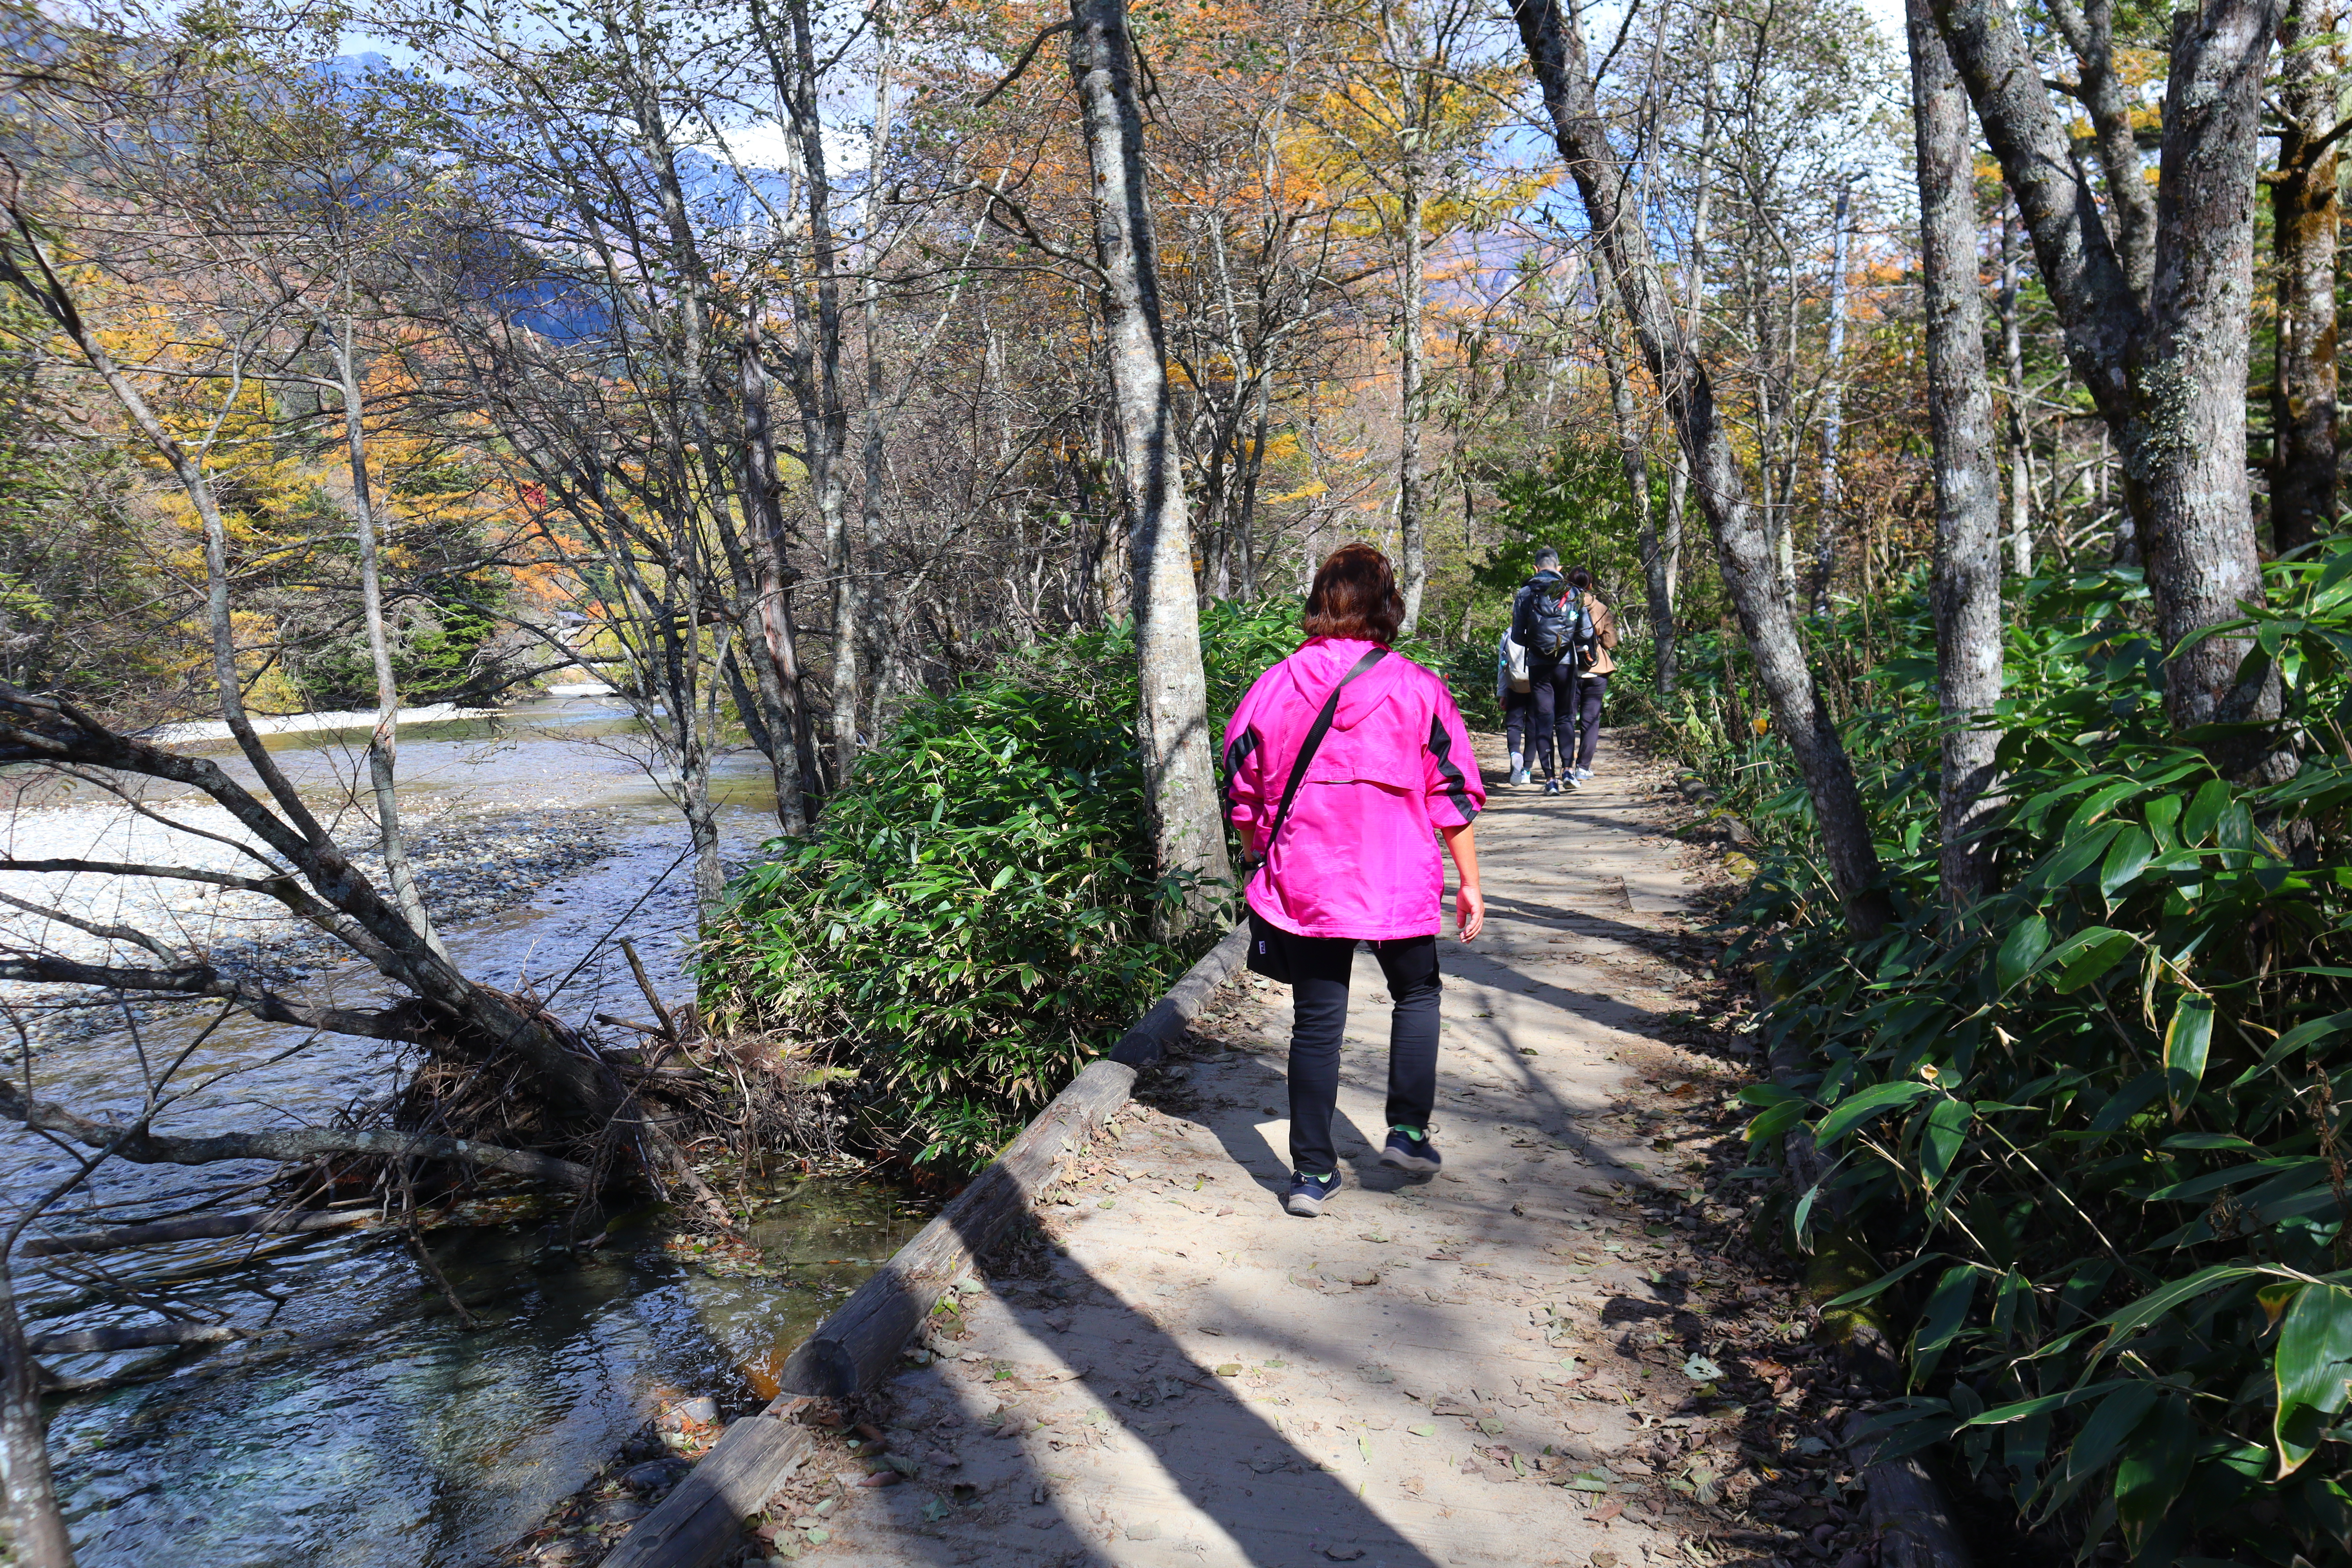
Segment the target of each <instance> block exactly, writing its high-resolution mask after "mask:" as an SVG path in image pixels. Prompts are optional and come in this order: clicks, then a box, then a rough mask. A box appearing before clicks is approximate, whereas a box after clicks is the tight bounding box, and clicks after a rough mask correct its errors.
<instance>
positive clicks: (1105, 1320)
mask: <svg viewBox="0 0 2352 1568" xmlns="http://www.w3.org/2000/svg"><path fill="white" fill-rule="evenodd" d="M1495 740H1496V738H1493V737H1487V738H1485V740H1484V741H1482V744H1481V752H1482V761H1484V762H1485V763H1486V764H1487V777H1488V779H1489V781H1490V786H1491V784H1492V783H1493V781H1496V780H1498V779H1499V778H1500V776H1501V774H1500V768H1499V763H1500V757H1499V754H1498V753H1499V747H1498V746H1497V745H1496V744H1495ZM1602 760H1603V763H1604V766H1605V771H1604V772H1603V773H1602V775H1601V777H1600V778H1598V779H1596V780H1594V781H1593V782H1592V784H1591V785H1590V786H1589V787H1588V788H1587V789H1586V790H1585V791H1583V792H1582V793H1581V794H1578V795H1568V796H1564V797H1559V798H1547V797H1544V796H1542V795H1538V794H1537V793H1536V792H1535V791H1534V790H1532V789H1529V790H1521V791H1517V792H1512V791H1507V790H1502V789H1495V790H1494V792H1493V799H1492V802H1491V804H1490V806H1489V809H1488V811H1487V812H1486V815H1485V816H1483V817H1482V818H1481V819H1480V821H1479V825H1478V829H1479V832H1478V837H1479V850H1480V858H1481V861H1482V863H1483V865H1484V868H1485V877H1486V897H1487V928H1486V935H1485V936H1484V937H1483V938H1482V939H1481V940H1480V941H1479V942H1477V943H1476V944H1475V946H1474V947H1471V948H1468V949H1463V948H1459V947H1452V946H1449V951H1448V953H1447V957H1446V960H1445V965H1446V986H1445V999H1444V1031H1445V1032H1444V1042H1445V1053H1444V1058H1443V1059H1442V1061H1441V1064H1440V1082H1441V1099H1440V1106H1439V1110H1438V1117H1437V1131H1436V1137H1437V1139H1438V1142H1439V1144H1440V1146H1441V1148H1442V1149H1443V1150H1444V1152H1445V1155H1446V1160H1447V1163H1446V1168H1445V1171H1444V1174H1443V1176H1442V1177H1441V1178H1440V1179H1438V1180H1436V1181H1433V1182H1413V1181H1408V1180H1406V1179H1404V1178H1402V1177H1401V1176H1400V1175H1399V1174H1398V1173H1394V1172H1391V1171H1389V1170H1387V1169H1386V1168H1384V1167H1382V1166H1381V1165H1380V1164H1379V1163H1377V1159H1376V1157H1375V1156H1376V1155H1377V1153H1378V1150H1379V1144H1380V1142H1381V1139H1382V1137H1383V1136H1384V1132H1385V1129H1384V1125H1383V1122H1382V1120H1381V1099H1382V1088H1383V1083H1384V1074H1385V1069H1386V1050H1385V1047H1386V1040H1387V1007H1386V1005H1385V1003H1386V1000H1387V998H1386V995H1385V994H1384V992H1383V989H1382V984H1381V975H1380V971H1379V969H1378V967H1377V965H1376V964H1374V963H1373V962H1372V960H1371V958H1370V955H1369V954H1364V955H1361V956H1360V958H1359V960H1358V966H1357V972H1356V1005H1355V1008H1354V1011H1353V1013H1352V1016H1351V1018H1350V1022H1349V1035H1348V1037H1349V1051H1348V1054H1347V1058H1346V1070H1345V1078H1344V1081H1343V1085H1342V1089H1341V1094H1340V1102H1339V1110H1340V1116H1339V1132H1340V1136H1339V1147H1340V1150H1341V1152H1342V1156H1343V1161H1344V1163H1345V1165H1346V1168H1347V1175H1348V1180H1349V1187H1348V1188H1347V1190H1346V1191H1345V1192H1344V1193H1342V1194H1340V1195H1339V1197H1338V1198H1337V1199H1335V1200H1334V1201H1333V1202H1332V1204H1331V1205H1329V1207H1328V1209H1327V1210H1326V1211H1325V1213H1324V1215H1322V1217H1320V1218H1318V1219H1315V1220H1311V1221H1310V1220H1301V1219H1297V1218H1293V1217H1290V1216H1289V1215H1285V1214H1284V1213H1283V1212H1282V1210H1281V1206H1280V1198H1281V1194H1282V1190H1283V1186H1284V1184H1285V1181H1286V1173H1287V1166H1286V1158H1285V1150H1286V1136H1287V1124H1286V1120H1285V1118H1284V1114H1283V1106H1284V1102H1285V1097H1284V1089H1283V1078H1282V1069H1283V1061H1284V1055H1285V1050H1286V1040H1287V1035H1288V1028H1289V1007H1288V1000H1287V994H1286V992H1283V991H1280V990H1277V989H1276V988H1274V987H1272V986H1269V985H1267V984H1265V983H1264V982H1262V981H1259V980H1257V979H1256V977H1255V976H1244V977H1243V979H1241V980H1240V981H1238V982H1236V983H1235V984H1234V985H1232V986H1229V987H1228V988H1227V991H1226V992H1225V994H1224V995H1223V997H1222V998H1221V1000H1220V1003H1219V1005H1217V1007H1216V1008H1215V1009H1213V1012H1212V1014H1211V1015H1210V1016H1208V1017H1206V1018H1204V1019H1203V1020H1202V1022H1201V1023H1200V1024H1198V1025H1196V1026H1195V1029H1194V1032H1193V1037H1192V1040H1191V1042H1189V1044H1188V1046H1187V1047H1186V1056H1187V1058H1189V1059H1184V1060H1180V1061H1178V1062H1177V1063H1175V1064H1174V1065H1173V1066H1171V1068H1170V1069H1169V1070H1167V1071H1166V1072H1164V1073H1161V1074H1158V1075H1154V1076H1153V1077H1152V1078H1151V1079H1149V1080H1148V1081H1147V1084H1146V1085H1145V1087H1144V1088H1143V1089H1142V1090H1141V1092H1140V1094H1139V1100H1138V1101H1137V1102H1136V1103H1135V1104H1134V1105H1133V1106H1131V1107H1130V1110H1129V1114H1127V1115H1126V1116H1125V1117H1123V1118H1122V1119H1121V1121H1120V1122H1119V1123H1118V1127H1117V1129H1116V1130H1115V1131H1112V1132H1111V1133H1109V1134H1108V1135H1107V1136H1106V1137H1105V1138H1103V1139H1102V1140H1101V1141H1099V1142H1097V1144H1096V1146H1095V1148H1094V1150H1093V1152H1092V1153H1091V1154H1090V1155H1089V1156H1088V1157H1087V1158H1086V1159H1084V1160H1082V1161H1081V1162H1080V1163H1079V1164H1078V1167H1077V1169H1076V1171H1075V1172H1074V1173H1073V1180H1072V1183H1071V1184H1067V1185H1065V1186H1063V1187H1060V1188H1057V1189H1055V1190H1054V1191H1052V1192H1050V1193H1048V1194H1044V1195H1043V1196H1042V1198H1041V1200H1040V1204H1039V1208H1038V1217H1039V1222H1040V1226H1042V1228H1043V1230H1044V1232H1045V1237H1049V1238H1050V1240H1051V1243H1052V1245H1051V1246H1050V1247H1048V1246H1045V1245H1044V1238H1033V1245H1032V1246H1031V1247H1029V1248H1028V1249H1027V1256H1026V1258H1025V1263H1026V1267H1025V1268H1024V1258H1023V1257H1022V1256H1021V1254H1020V1252H1019V1251H1018V1250H1017V1249H1016V1250H1015V1251H1014V1252H1013V1254H1011V1255H1009V1256H1005V1257H1000V1258H998V1259H996V1260H995V1264H994V1268H993V1270H992V1279H991V1280H990V1281H989V1282H988V1284H987V1285H986V1286H985V1287H984V1288H983V1287H982V1286H981V1285H980V1284H979V1283H978V1282H972V1287H971V1290H970V1292H969V1293H967V1294H966V1295H965V1296H964V1297H963V1299H962V1310H961V1325H962V1326H961V1330H960V1331H950V1332H948V1333H944V1334H942V1335H940V1337H939V1338H938V1339H937V1340H936V1341H935V1342H934V1343H935V1346H936V1348H937V1350H938V1351H939V1352H940V1354H939V1356H938V1358H937V1359H936V1360H935V1361H933V1362H932V1363H931V1364H929V1365H928V1366H924V1367H921V1368H910V1369H909V1370H908V1372H906V1373H903V1374H901V1375H899V1376H898V1377H897V1378H896V1379H894V1380H893V1382H892V1384H890V1385H889V1386H888V1387H887V1389H886V1391H885V1392H884V1394H882V1395H881V1396H880V1398H879V1401H878V1403H877V1406H876V1407H875V1408H874V1409H873V1410H872V1411H871V1412H870V1413H871V1414H872V1415H874V1416H875V1417H876V1418H877V1420H878V1421H879V1423H880V1424H881V1426H884V1427H886V1428H887V1432H886V1434H885V1436H886V1438H887V1443H888V1445H889V1448H890V1450H891V1452H892V1453H893V1454H895V1455H897V1456H898V1464H899V1467H900V1468H901V1469H902V1470H903V1469H911V1470H912V1471H913V1472H914V1473H913V1475H912V1478H911V1484H905V1485H896V1486H891V1487H887V1488H881V1489H877V1488H872V1487H870V1486H869V1487H856V1488H853V1487H851V1486H849V1485H846V1484H845V1483H846V1482H849V1481H852V1480H854V1479H856V1475H855V1473H854V1472H853V1473H851V1474H848V1475H844V1474H842V1473H840V1471H841V1467H839V1466H838V1465H837V1464H835V1465H833V1466H831V1467H830V1468H828V1466H827V1465H824V1464H819V1465H813V1466H811V1467H809V1468H808V1471H806V1472H804V1473H803V1476H802V1477H801V1478H800V1479H798V1480H797V1481H796V1482H795V1483H794V1484H793V1487H792V1488H791V1489H788V1491H787V1492H786V1494H785V1495H784V1496H783V1497H782V1498H780V1499H779V1500H777V1502H776V1504H775V1505H774V1506H773V1507H772V1509H771V1510H770V1517H771V1518H772V1520H774V1521H776V1528H775V1529H774V1530H773V1531H772V1534H773V1535H774V1536H775V1538H776V1539H777V1541H778V1543H779V1549H780V1550H779V1554H780V1555H783V1554H786V1553H790V1554H793V1555H799V1556H803V1558H804V1560H816V1561H823V1560H826V1559H838V1560H847V1561H855V1562H856V1563H861V1564H866V1563H871V1564H889V1565H897V1564H919V1563H921V1564H929V1563H941V1564H945V1563H956V1564H965V1563H977V1564H1047V1563H1117V1564H1138V1565H1150V1568H1156V1565H1159V1564H1171V1565H1176V1564H1181V1565H1184V1568H1212V1565H1223V1564H1259V1565H1267V1564H1292V1563H1297V1564H1305V1563H1323V1562H1361V1563H1365V1564H1366V1565H1367V1568H1377V1565H1381V1564H1385V1565H1387V1568H1420V1565H1423V1564H1435V1563H1573V1564H1584V1563H1596V1564H1601V1565H1602V1568H1607V1564H1609V1563H1612V1562H1613V1563H1625V1564H1634V1563H1643V1562H1654V1561H1664V1560H1665V1559H1667V1558H1672V1559H1673V1560H1675V1561H1677V1562H1690V1561H1699V1562H1707V1563H1715V1562H1737V1561H1750V1562H1759V1563H1760V1562H1766V1561H1769V1559H1770V1558H1771V1556H1772V1555H1774V1551H1775V1549H1777V1550H1780V1551H1786V1550H1787V1546H1786V1544H1785V1540H1786V1538H1783V1539H1782V1540H1780V1541H1768V1540H1767V1539H1765V1538H1763V1537H1760V1536H1758V1535H1755V1534H1752V1533H1743V1532H1741V1531H1738V1530H1732V1531H1728V1532H1727V1531H1726V1518H1725V1516H1724V1515H1723V1514H1722V1513H1720V1512H1718V1511H1716V1510H1701V1509H1700V1508H1699V1507H1698V1506H1697V1505H1698V1502H1699V1500H1700V1499H1699V1498H1698V1497H1697V1495H1696V1494H1698V1493H1699V1491H1700V1489H1706V1495H1705V1498H1704V1500H1705V1501H1709V1502H1712V1501H1714V1500H1715V1489H1716V1488H1717V1487H1723V1486H1727V1485H1729V1484H1731V1483H1729V1482H1727V1481H1724V1480H1722V1479H1719V1478H1721V1477H1723V1476H1724V1474H1725V1473H1726V1472H1728V1471H1731V1470H1734V1469H1737V1468H1738V1466H1739V1463H1740V1456H1739V1454H1738V1441H1739V1437H1738V1432H1737V1430H1736V1429H1735V1427H1734V1426H1733V1423H1734V1422H1735V1421H1737V1420H1738V1413H1737V1412H1736V1411H1733V1412H1731V1413H1728V1414H1709V1413H1708V1412H1709V1411H1710V1410H1719V1409H1720V1408H1721V1406H1722V1405H1726V1404H1727V1403H1728V1399H1727V1398H1726V1399H1725V1400H1722V1401H1710V1400H1708V1399H1707V1398H1706V1394H1707V1393H1710V1392H1712V1391H1706V1390H1702V1389H1701V1386H1700V1382H1699V1380H1697V1379H1695V1378H1694V1377H1693V1376H1692V1375H1690V1372H1689V1371H1686V1368H1690V1366H1691V1363H1690V1362H1689V1356H1690V1353H1691V1352H1692V1351H1693V1349H1695V1348H1697V1349H1704V1348H1706V1347H1708V1346H1711V1345H1712V1346H1717V1347H1718V1353H1722V1354H1724V1355H1725V1357H1726V1359H1727V1360H1728V1359H1730V1354H1729V1352H1728V1351H1725V1350H1720V1349H1719V1346H1720V1343H1721V1342H1719V1341H1717V1340H1715V1339H1711V1338H1710V1337H1709V1336H1710V1334H1711V1333H1712V1332H1714V1331H1717V1329H1719V1328H1720V1327H1721V1323H1720V1319H1721V1316H1722V1314H1724V1313H1725V1312H1727V1311H1729V1312H1734V1313H1736V1312H1738V1310H1741V1303H1743V1302H1753V1303H1757V1304H1758V1310H1769V1309H1766V1308H1765V1307H1764V1306H1763V1305H1762V1300H1763V1298H1764V1297H1765V1296H1766V1294H1767V1291H1766V1290H1764V1289H1761V1288H1759V1287H1758V1286H1756V1285H1754V1284H1753V1283H1748V1280H1749V1279H1751V1278H1752V1277H1750V1276H1748V1275H1747V1274H1746V1273H1744V1272H1743V1271H1742V1269H1741V1268H1739V1267H1738V1265H1737V1264H1735V1263H1734V1262H1732V1261H1731V1260H1730V1259H1729V1258H1727V1257H1725V1256H1724V1255H1723V1253H1722V1252H1721V1251H1720V1250H1718V1249H1720V1248H1726V1247H1730V1246H1731V1243H1730V1240H1729V1237H1730V1230H1729V1229H1728V1228H1727V1227H1728V1226H1730V1224H1731V1222H1733V1221H1734V1220H1735V1219H1736V1217H1737V1215H1736V1211H1730V1212H1727V1211H1725V1210H1723V1209H1721V1208H1719V1207H1716V1206H1714V1205H1712V1204H1707V1205H1700V1206H1699V1207H1696V1208H1694V1209H1691V1210H1688V1211H1685V1210H1683V1209H1682V1207H1681V1205H1680V1204H1679V1202H1678V1197H1679V1194H1681V1193H1682V1191H1683V1190H1684V1189H1685V1183H1686V1181H1687V1179H1688V1178H1687V1177H1686V1175H1685V1174H1684V1171H1685V1164H1686V1163H1687V1161H1688V1158H1689V1154H1690V1153H1692V1152H1697V1150H1698V1149H1699V1148H1700V1147H1701V1143H1700V1142H1697V1141H1699V1140H1702V1139H1705V1140H1708V1141H1711V1140H1714V1139H1716V1138H1718V1137H1720V1135H1721V1132H1722V1128H1721V1127H1720V1126H1707V1125H1705V1124H1706V1123H1707V1122H1708V1121H1710V1120H1711V1113H1715V1112H1717V1111H1718V1110H1719V1102H1720V1100H1721V1099H1722V1098H1723V1095H1724V1094H1725V1092H1726V1082H1725V1080H1724V1079H1723V1078H1722V1076H1721V1075H1722V1074H1723V1073H1724V1071H1725V1064H1724V1063H1723V1062H1721V1061H1720V1060H1718V1059H1715V1058H1706V1057H1703V1056H1700V1055H1697V1054H1696V1053H1694V1052H1687V1051H1685V1050H1684V1049H1682V1048H1681V1047H1677V1046H1675V1045H1673V1044H1671V1043H1669V1042H1668V1040H1667V1039H1666V1036H1667V1035H1669V1034H1673V1033H1677V1032H1680V1031H1679V1029H1678V1028H1677V1026H1676V1023H1675V1020H1674V1018H1673V1015H1674V1014H1675V1012H1676V1011H1677V1009H1678V1006H1681V1005H1686V1004H1680V1003H1678V1001H1677V993H1678V992H1680V991H1685V990H1686V989H1688V988H1689V987H1690V986H1691V985H1692V984H1695V982H1696V966H1697V963H1698V960H1697V959H1696V949H1695V948H1692V947H1689V946H1686V945H1685V944H1684V943H1683V942H1681V941H1679V940H1678V939H1679V938H1680V935H1681V933H1682V931H1684V930H1685V900H1687V899H1688V897H1689V896H1690V894H1691V892H1692V891H1693V889H1694V883H1693V881H1692V873H1691V872H1689V871H1688V870H1686V869H1685V868H1684V867H1685V865H1686V864H1688V863H1690V862H1692V861H1694V860H1695V859H1696V857H1695V856H1694V855H1693V853H1692V852H1691V851H1690V850H1689V849H1688V848H1687V847H1685V846H1684V845H1683V844H1681V843H1679V842H1677V841H1676V840H1675V839H1674V838H1672V837H1668V836H1667V826H1668V822H1669V816H1670V814H1669V811H1668V807H1667V805H1666V803H1665V799H1664V795H1665V792H1664V783H1665V779H1666V774H1665V773H1664V771H1663V770H1660V769H1657V768H1655V767H1652V766H1647V765H1643V764H1640V763H1631V762H1627V761H1624V760H1623V759H1622V756H1621V755H1620V754H1619V753H1616V752H1614V750H1613V748H1612V750H1611V751H1610V752H1606V753H1604V756H1603V759H1602ZM1611 764H1613V765H1611ZM1671 815H1672V816H1682V815H1686V814H1684V813H1679V812H1676V813H1672V814H1671ZM1449 903H1450V899H1449ZM1677 956H1679V957H1680V959H1681V963H1679V964H1678V963H1677V962H1676V959H1677ZM1685 966H1687V967H1685ZM1662 1132H1664V1133H1667V1134H1670V1135H1669V1136H1665V1137H1661V1136H1660V1134H1661V1133H1662ZM1675 1133H1679V1134H1681V1135H1682V1136H1683V1137H1685V1138H1686V1139H1690V1140H1693V1141H1694V1142H1692V1145H1691V1148H1690V1149H1689V1150H1688V1151H1684V1150H1680V1149H1678V1148H1677V1147H1676V1143H1675V1137H1674V1136H1672V1135H1671V1134H1675ZM1719 1154H1720V1151H1718V1155H1719ZM1669 1188H1670V1189H1671V1193H1672V1194H1674V1195H1673V1196H1669V1192H1668V1190H1667V1189H1669ZM1661 1205H1671V1206H1670V1207H1665V1208H1662V1207H1661ZM1644 1211H1647V1212H1644ZM1024 1275H1026V1276H1027V1277H1026V1278H1024V1277H1023V1276H1024ZM1772 1293H1774V1294H1777V1292H1772ZM1782 1310H1784V1311H1785V1308H1783V1309H1782ZM1691 1370H1695V1371H1696V1372H1698V1373H1706V1371H1707V1370H1708V1369H1707V1368H1706V1365H1705V1364H1704V1363H1701V1364H1698V1365H1697V1366H1696V1367H1695V1368H1692V1369H1691ZM1740 1375H1743V1376H1744V1375H1745V1374H1744V1373H1742V1374H1740ZM1765 1408H1768V1409H1769V1405H1768V1406H1766V1407H1765ZM820 1509H822V1510H823V1511H822V1513H821V1514H820V1513H819V1512H818V1511H817V1510H820ZM793 1521H799V1523H798V1524H797V1526H796V1525H795V1524H794V1522H793ZM1753 1522H1754V1521H1752V1520H1750V1521H1748V1523H1750V1524H1752V1523H1753ZM1758 1548H1763V1549H1765V1550H1762V1551H1761V1552H1759V1551H1757V1550H1755V1549H1758Z"/></svg>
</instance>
